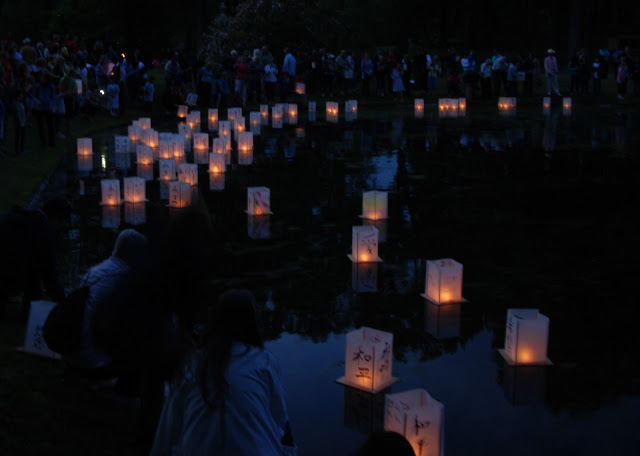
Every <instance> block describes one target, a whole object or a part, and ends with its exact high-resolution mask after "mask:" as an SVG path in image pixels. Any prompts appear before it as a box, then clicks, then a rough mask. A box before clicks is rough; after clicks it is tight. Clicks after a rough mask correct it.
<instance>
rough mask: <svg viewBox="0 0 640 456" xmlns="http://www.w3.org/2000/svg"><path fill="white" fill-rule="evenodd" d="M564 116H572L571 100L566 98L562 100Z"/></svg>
mask: <svg viewBox="0 0 640 456" xmlns="http://www.w3.org/2000/svg"><path fill="white" fill-rule="evenodd" d="M562 114H563V115H565V116H570V115H571V98H570V97H564V98H563V99H562Z"/></svg>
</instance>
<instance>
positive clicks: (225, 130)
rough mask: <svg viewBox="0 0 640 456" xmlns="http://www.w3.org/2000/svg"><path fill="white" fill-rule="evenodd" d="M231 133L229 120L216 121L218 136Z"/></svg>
mask: <svg viewBox="0 0 640 456" xmlns="http://www.w3.org/2000/svg"><path fill="white" fill-rule="evenodd" d="M224 135H231V121H230V120H221V121H219V122H218V136H224Z"/></svg>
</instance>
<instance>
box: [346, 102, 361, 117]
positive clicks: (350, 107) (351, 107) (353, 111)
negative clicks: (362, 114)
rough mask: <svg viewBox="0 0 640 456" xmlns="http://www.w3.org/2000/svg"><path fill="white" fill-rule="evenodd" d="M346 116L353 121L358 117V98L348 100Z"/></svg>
mask: <svg viewBox="0 0 640 456" xmlns="http://www.w3.org/2000/svg"><path fill="white" fill-rule="evenodd" d="M344 118H345V120H346V121H347V122H353V121H354V120H356V119H357V118H358V100H347V101H346V102H345V105H344Z"/></svg>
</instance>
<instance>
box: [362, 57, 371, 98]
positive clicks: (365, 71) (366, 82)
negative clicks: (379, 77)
mask: <svg viewBox="0 0 640 456" xmlns="http://www.w3.org/2000/svg"><path fill="white" fill-rule="evenodd" d="M360 72H361V73H362V96H363V97H368V96H369V94H370V85H371V77H372V76H373V61H372V60H371V59H370V58H369V53H367V52H365V53H364V56H363V57H362V60H361V61H360Z"/></svg>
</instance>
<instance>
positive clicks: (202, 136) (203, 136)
mask: <svg viewBox="0 0 640 456" xmlns="http://www.w3.org/2000/svg"><path fill="white" fill-rule="evenodd" d="M198 149H200V150H203V149H204V150H206V151H208V149H209V134H208V133H194V134H193V150H198Z"/></svg>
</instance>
